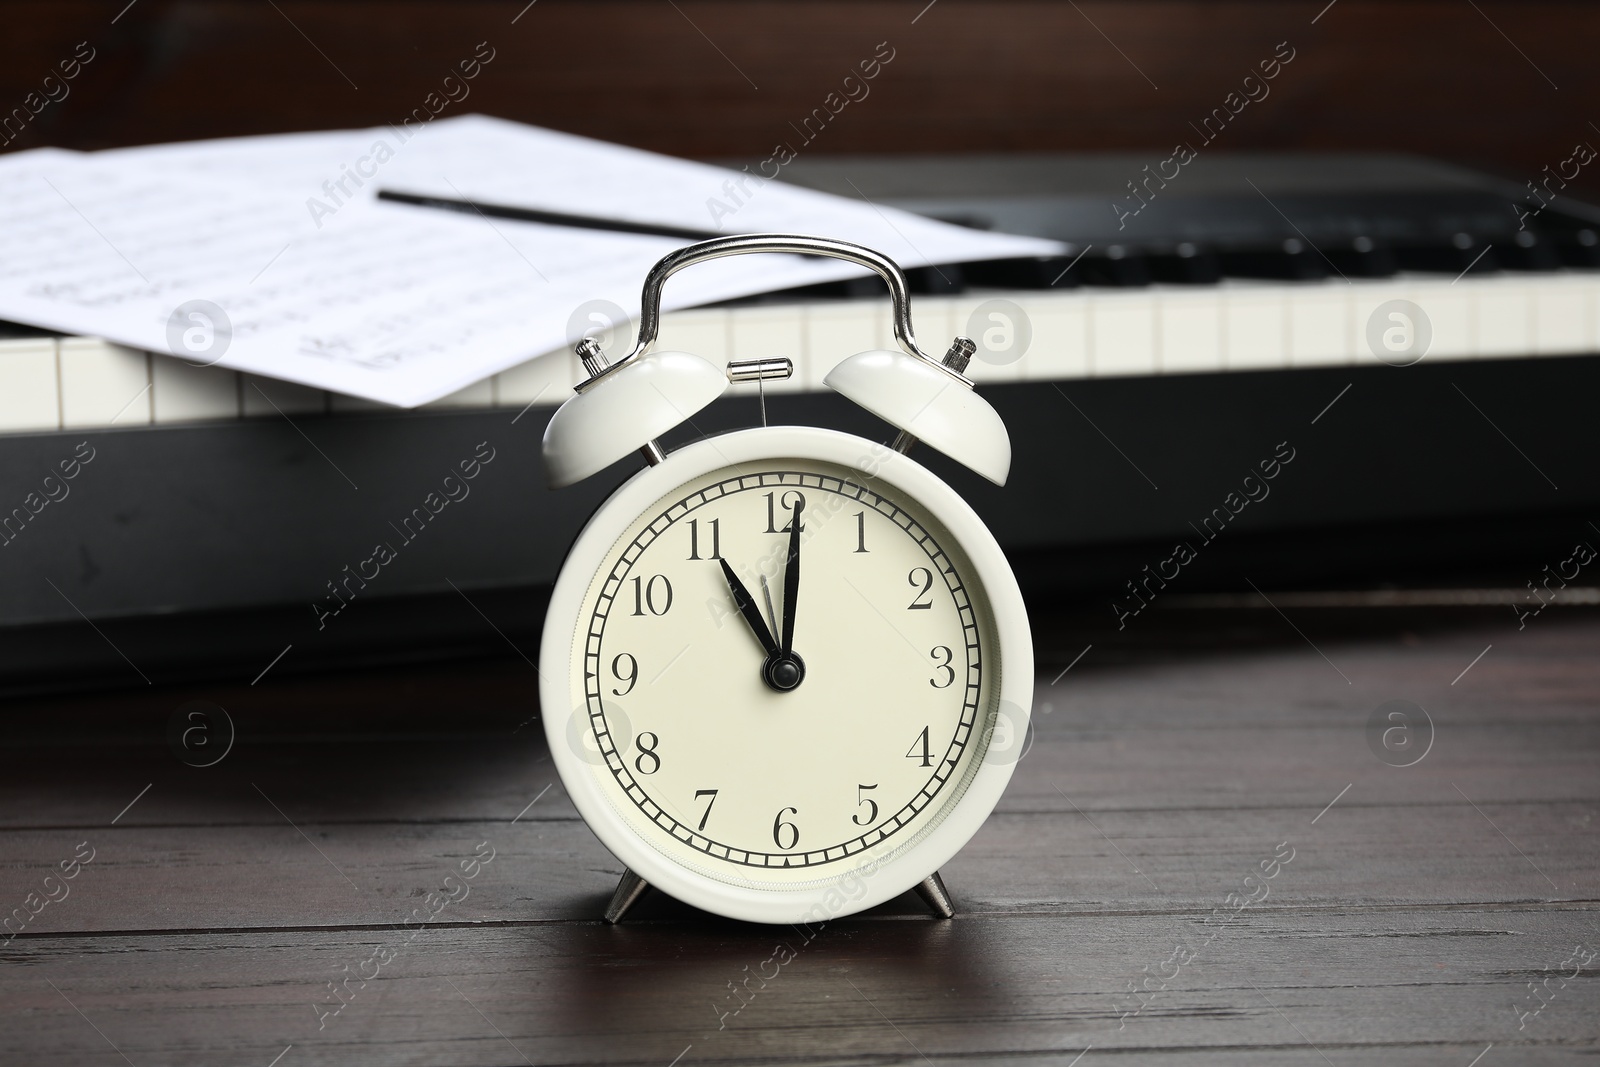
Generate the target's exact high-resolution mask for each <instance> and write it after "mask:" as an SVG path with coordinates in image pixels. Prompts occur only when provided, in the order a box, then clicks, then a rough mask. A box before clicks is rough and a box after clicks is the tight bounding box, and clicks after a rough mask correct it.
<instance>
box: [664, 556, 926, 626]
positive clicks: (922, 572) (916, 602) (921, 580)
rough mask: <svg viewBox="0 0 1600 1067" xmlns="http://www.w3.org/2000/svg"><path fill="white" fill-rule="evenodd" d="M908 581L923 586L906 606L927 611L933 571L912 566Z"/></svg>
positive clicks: (913, 584)
mask: <svg viewBox="0 0 1600 1067" xmlns="http://www.w3.org/2000/svg"><path fill="white" fill-rule="evenodd" d="M638 580H639V579H637V578H635V579H634V581H638ZM906 581H907V582H909V583H910V584H911V588H913V589H915V588H916V587H917V586H919V585H920V586H922V589H921V590H920V591H919V592H918V593H917V595H916V596H915V597H913V598H912V599H911V604H910V606H908V607H907V608H906V610H907V611H927V610H928V609H929V608H931V607H933V572H932V571H930V570H929V569H928V568H926V567H912V568H911V573H910V574H908V575H906ZM923 597H927V598H928V602H927V603H926V604H924V603H923V602H922V598H923ZM634 614H636V615H637V614H638V612H634Z"/></svg>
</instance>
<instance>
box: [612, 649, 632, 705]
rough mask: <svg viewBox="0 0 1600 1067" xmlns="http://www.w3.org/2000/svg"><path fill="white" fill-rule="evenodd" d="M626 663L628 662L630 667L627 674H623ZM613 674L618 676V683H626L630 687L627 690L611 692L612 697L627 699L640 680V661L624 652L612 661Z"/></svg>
mask: <svg viewBox="0 0 1600 1067" xmlns="http://www.w3.org/2000/svg"><path fill="white" fill-rule="evenodd" d="M624 661H626V662H627V665H628V673H627V674H623V673H622V665H623V662H624ZM611 673H612V674H614V675H616V676H617V681H619V682H625V683H626V684H627V686H628V688H626V689H613V690H612V691H611V694H612V696H619V697H625V696H627V695H628V694H629V693H631V692H633V685H634V683H635V682H637V681H638V680H639V661H638V660H636V659H634V658H633V657H632V656H631V655H629V654H628V653H626V652H624V653H622V654H621V655H619V656H618V657H617V658H616V659H614V660H612V661H611Z"/></svg>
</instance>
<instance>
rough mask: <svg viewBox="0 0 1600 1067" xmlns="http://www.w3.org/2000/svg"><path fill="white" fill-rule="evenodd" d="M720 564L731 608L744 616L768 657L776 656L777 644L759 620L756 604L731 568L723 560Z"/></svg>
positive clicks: (720, 560) (765, 625) (763, 622)
mask: <svg viewBox="0 0 1600 1067" xmlns="http://www.w3.org/2000/svg"><path fill="white" fill-rule="evenodd" d="M717 562H718V563H721V564H722V576H723V577H724V578H726V579H728V589H729V590H730V591H731V592H732V593H733V606H734V607H736V608H738V609H739V614H740V615H743V616H744V621H745V622H747V623H749V624H750V629H751V630H753V631H754V632H755V635H756V640H757V641H760V642H761V647H762V649H763V650H765V651H766V653H767V655H768V656H775V655H777V654H778V642H776V641H774V640H773V639H772V631H771V630H768V629H767V624H766V621H765V620H763V619H762V618H761V612H760V611H759V610H758V609H757V608H756V603H755V601H754V600H752V599H751V597H750V590H748V589H746V588H745V587H744V583H743V582H741V581H740V580H739V576H738V575H737V574H734V573H733V568H732V567H730V566H728V561H727V560H725V559H719V560H717Z"/></svg>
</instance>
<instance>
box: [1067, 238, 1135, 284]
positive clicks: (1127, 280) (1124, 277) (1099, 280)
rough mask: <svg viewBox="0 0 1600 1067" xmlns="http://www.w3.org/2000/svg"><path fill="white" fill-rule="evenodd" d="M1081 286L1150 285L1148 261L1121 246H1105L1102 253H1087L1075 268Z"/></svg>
mask: <svg viewBox="0 0 1600 1067" xmlns="http://www.w3.org/2000/svg"><path fill="white" fill-rule="evenodd" d="M1076 269H1077V270H1079V271H1082V272H1083V284H1085V285H1103V286H1110V287H1114V288H1126V287H1131V286H1140V285H1149V284H1150V280H1151V278H1150V261H1149V260H1148V259H1147V258H1146V257H1145V255H1144V254H1143V253H1142V252H1139V251H1137V250H1136V249H1134V248H1132V247H1130V246H1128V245H1121V244H1114V245H1107V246H1106V248H1105V251H1104V252H1103V253H1100V252H1092V251H1091V252H1089V253H1088V254H1086V255H1085V256H1084V257H1083V259H1082V260H1080V261H1079V262H1078V266H1077V268H1076Z"/></svg>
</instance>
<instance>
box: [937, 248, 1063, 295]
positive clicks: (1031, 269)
mask: <svg viewBox="0 0 1600 1067" xmlns="http://www.w3.org/2000/svg"><path fill="white" fill-rule="evenodd" d="M1068 253H1069V254H1068V255H1064V256H1029V257H1027V258H1025V259H992V260H986V261H985V262H982V263H965V264H962V269H963V270H964V271H965V272H966V276H967V283H968V284H969V285H974V286H977V287H978V288H981V289H1072V288H1076V287H1077V286H1078V285H1080V284H1082V280H1081V277H1080V276H1079V273H1078V270H1077V268H1076V267H1074V266H1073V261H1074V260H1075V259H1077V257H1078V249H1076V248H1074V247H1072V246H1070V245H1069V246H1068ZM1068 268H1071V269H1068Z"/></svg>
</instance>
